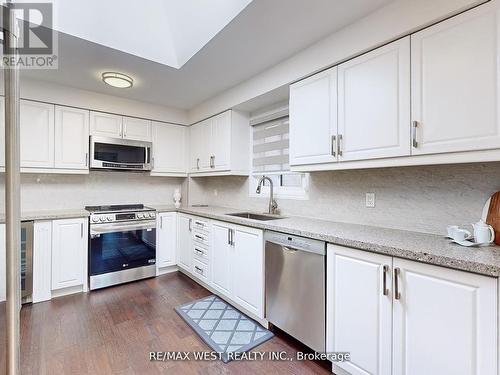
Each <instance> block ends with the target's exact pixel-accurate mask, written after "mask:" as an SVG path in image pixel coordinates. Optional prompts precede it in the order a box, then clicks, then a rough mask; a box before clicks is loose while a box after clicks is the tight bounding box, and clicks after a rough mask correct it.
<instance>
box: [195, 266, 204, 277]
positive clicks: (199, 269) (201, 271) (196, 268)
mask: <svg viewBox="0 0 500 375" xmlns="http://www.w3.org/2000/svg"><path fill="white" fill-rule="evenodd" d="M194 270H195V271H196V272H198V273H199V274H200V275H203V269H202V268H200V267H198V266H194Z"/></svg>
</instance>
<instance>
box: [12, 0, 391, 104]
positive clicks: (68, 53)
mask: <svg viewBox="0 0 500 375" xmlns="http://www.w3.org/2000/svg"><path fill="white" fill-rule="evenodd" d="M60 1H67V0H60ZM78 1H79V0H78ZM87 1H88V0H87ZM93 1H97V0H92V2H93ZM148 1H150V0H148ZM155 1H156V0H155ZM158 1H159V0H158ZM170 1H175V2H177V3H180V2H182V1H184V0H182V1H181V0H167V1H166V3H168V2H170ZM192 1H198V2H199V3H204V2H210V3H211V2H212V0H210V1H208V0H204V1H201V0H192ZM217 1H218V0H217ZM242 1H243V0H241V1H240V2H239V3H240V5H241V4H242ZM390 1H392V0H308V1H304V0H253V1H252V2H250V3H249V5H248V6H246V8H244V9H243V10H242V11H241V12H240V13H239V14H238V15H237V16H236V18H234V19H233V20H232V21H231V22H229V24H227V26H226V27H224V28H223V29H222V30H221V31H220V32H219V33H218V34H217V35H215V37H213V38H211V40H210V41H209V42H208V43H207V44H206V45H205V46H204V47H203V48H202V49H201V50H200V51H198V52H197V53H196V54H195V55H194V56H193V57H191V59H189V61H187V62H186V63H185V64H184V65H183V66H182V67H181V68H180V69H176V68H172V67H169V66H167V65H164V64H159V63H157V62H153V61H151V60H147V59H144V58H142V57H138V56H135V55H133V54H128V53H125V52H122V51H120V50H117V49H112V48H109V47H105V46H103V45H100V44H97V43H92V42H89V41H87V40H84V39H81V38H77V37H74V36H70V35H68V34H63V33H59V38H58V39H59V62H58V63H59V69H58V70H44V71H38V70H24V71H22V73H21V77H22V78H31V79H39V80H44V81H49V82H54V83H58V84H62V85H67V86H71V87H76V88H81V89H85V90H91V91H96V92H100V93H105V94H111V95H116V96H121V97H126V98H130V99H135V100H141V101H144V102H150V103H154V104H160V105H166V106H170V107H177V108H184V109H190V108H193V107H194V106H196V105H197V104H199V103H201V102H203V101H205V100H207V99H209V98H210V97H212V96H214V95H217V94H218V93H221V92H223V91H225V90H227V89H229V88H231V87H233V86H235V85H237V84H238V83H240V82H242V81H245V80H247V79H249V78H251V77H253V76H254V75H256V74H258V73H260V72H262V71H263V70H265V69H267V68H270V67H272V66H273V65H276V64H277V63H279V62H281V61H283V60H285V59H286V58H288V57H290V56H292V55H293V54H295V53H297V52H299V51H300V50H302V49H304V48H305V47H307V46H309V45H311V44H313V43H314V42H316V41H318V40H320V39H322V38H323V37H325V36H327V35H329V34H331V33H333V32H334V31H336V30H338V29H340V28H342V27H344V26H346V25H348V24H351V23H353V22H355V21H356V20H358V19H360V18H362V17H364V16H366V15H368V14H369V13H371V12H373V11H374V10H376V9H378V8H380V7H382V6H384V5H386V4H388V3H389V2H390ZM70 3H73V1H71V2H70ZM102 3H104V2H103V1H102V0H101V1H100V4H102ZM137 3H140V4H143V3H145V2H137ZM106 9H107V8H106ZM79 11H80V8H75V12H76V13H77V14H85V12H84V11H82V13H80V12H79ZM108 13H109V14H108ZM106 16H107V17H108V18H109V17H113V16H114V14H113V13H112V10H110V9H108V10H107V13H106ZM101 21H102V22H104V20H101ZM140 21H141V22H143V23H144V24H148V23H149V19H144V20H142V19H141V20H140ZM197 24H198V22H197V20H196V18H193V19H192V20H189V24H188V26H189V27H192V28H195V27H196V25H197ZM141 25H142V24H141ZM141 27H142V26H141ZM141 27H139V28H137V29H136V28H134V27H133V25H132V26H130V31H129V33H127V34H124V35H123V39H124V40H125V41H126V40H127V39H128V38H129V37H130V35H131V34H132V35H133V34H134V32H135V31H136V30H140V29H141ZM189 27H186V25H184V29H182V28H179V29H178V30H180V32H179V34H178V35H176V36H175V38H174V39H176V40H178V41H180V40H182V38H183V37H184V35H187V34H186V33H187V31H186V30H188V29H189ZM182 30H184V31H182ZM138 34H139V36H140V33H138ZM136 36H137V35H136ZM143 39H144V40H141V42H142V43H146V44H150V43H153V41H150V40H148V39H147V38H143ZM179 50H180V49H179ZM183 53H184V55H183V56H188V55H189V53H188V52H183ZM103 71H118V72H122V73H125V74H127V75H130V76H132V77H133V78H134V80H135V84H134V87H133V88H132V89H125V90H124V89H116V88H112V87H109V86H106V85H104V84H103V83H102V81H101V79H100V73H101V72H103Z"/></svg>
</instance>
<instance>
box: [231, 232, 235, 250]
mask: <svg viewBox="0 0 500 375" xmlns="http://www.w3.org/2000/svg"><path fill="white" fill-rule="evenodd" d="M231 246H234V229H231Z"/></svg>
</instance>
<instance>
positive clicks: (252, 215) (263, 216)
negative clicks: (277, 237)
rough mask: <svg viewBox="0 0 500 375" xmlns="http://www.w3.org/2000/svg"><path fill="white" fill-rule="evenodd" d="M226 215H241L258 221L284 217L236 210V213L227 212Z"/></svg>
mask: <svg viewBox="0 0 500 375" xmlns="http://www.w3.org/2000/svg"><path fill="white" fill-rule="evenodd" d="M228 215H229V216H236V217H242V218H245V219H252V220H260V221H267V220H278V219H284V217H283V216H278V215H269V214H255V213H252V212H237V213H234V214H228Z"/></svg>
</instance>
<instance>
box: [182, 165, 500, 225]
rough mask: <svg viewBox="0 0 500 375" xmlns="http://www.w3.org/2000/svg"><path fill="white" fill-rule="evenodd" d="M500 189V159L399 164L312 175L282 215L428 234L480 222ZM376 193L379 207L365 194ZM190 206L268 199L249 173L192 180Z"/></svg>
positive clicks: (260, 203) (257, 206) (247, 205)
mask: <svg viewBox="0 0 500 375" xmlns="http://www.w3.org/2000/svg"><path fill="white" fill-rule="evenodd" d="M497 190H500V162H495V163H479V164H462V165H439V166H421V167H399V168H384V169H364V170H349V171H333V172H315V173H311V175H310V186H309V200H285V199H278V205H279V208H280V209H281V213H282V214H283V215H299V216H307V217H315V218H321V219H327V220H333V221H341V222H349V223H359V224H367V225H375V226H381V227H389V228H396V229H403V230H415V231H420V232H427V233H436V234H442V233H444V230H445V227H446V225H448V224H459V225H468V224H470V223H472V222H475V221H477V220H478V219H479V218H480V216H481V213H482V209H483V206H484V204H485V202H486V200H487V199H488V198H489V197H490V196H491V194H492V193H494V192H495V191H497ZM367 192H374V193H375V198H376V204H375V207H374V208H367V207H365V193H367ZM189 199H190V204H210V205H217V206H228V207H234V208H238V209H252V210H257V211H265V210H266V209H267V203H268V200H267V199H264V198H251V197H249V190H248V178H246V177H234V176H231V177H206V178H191V181H190V186H189Z"/></svg>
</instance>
